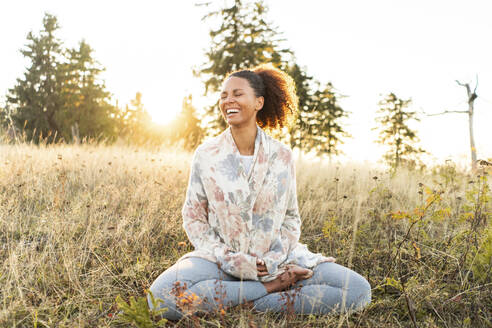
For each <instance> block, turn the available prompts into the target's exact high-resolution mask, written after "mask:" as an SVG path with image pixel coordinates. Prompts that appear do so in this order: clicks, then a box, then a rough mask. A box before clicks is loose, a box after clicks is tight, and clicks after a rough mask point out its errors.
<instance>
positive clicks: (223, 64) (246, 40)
mask: <svg viewBox="0 0 492 328" xmlns="http://www.w3.org/2000/svg"><path fill="white" fill-rule="evenodd" d="M267 11H268V8H267V7H266V6H265V4H264V3H263V1H256V2H254V3H251V2H246V1H244V0H234V1H233V3H232V4H231V6H230V7H226V8H223V9H218V10H215V11H212V12H210V13H208V14H207V15H205V16H204V17H203V20H212V19H214V18H215V19H216V20H218V21H219V22H220V26H219V27H217V28H216V29H212V30H211V31H210V37H211V39H212V44H211V47H210V50H209V51H207V52H206V53H205V55H206V57H207V61H206V63H205V64H203V65H202V67H201V69H200V70H199V71H196V72H195V74H196V75H197V76H200V77H202V78H204V79H205V81H204V82H205V95H207V94H214V93H217V92H218V91H219V89H220V87H221V84H222V81H223V80H224V78H225V77H226V76H227V74H228V73H230V72H232V71H236V70H240V69H247V68H251V67H254V66H256V65H259V64H262V63H272V64H273V65H274V66H275V67H278V68H283V67H284V66H286V65H285V61H284V59H283V57H284V56H286V55H289V54H292V52H291V51H290V50H288V49H281V47H280V44H281V41H283V40H282V39H280V38H279V33H278V32H277V31H276V30H275V29H274V28H273V27H271V24H270V23H268V22H267V19H266V14H267ZM217 99H218V96H217ZM217 106H218V101H217V102H216V103H215V105H213V106H211V107H210V108H208V109H207V115H209V116H211V117H212V118H213V119H212V120H211V123H210V128H211V129H212V130H215V132H220V131H221V130H223V129H224V128H225V126H226V124H225V122H224V120H223V119H222V118H221V116H220V113H219V111H218V110H217Z"/></svg>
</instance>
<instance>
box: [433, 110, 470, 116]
mask: <svg viewBox="0 0 492 328" xmlns="http://www.w3.org/2000/svg"><path fill="white" fill-rule="evenodd" d="M451 113H460V114H468V111H467V110H445V111H444V112H442V113H436V114H426V115H427V116H437V115H443V114H451Z"/></svg>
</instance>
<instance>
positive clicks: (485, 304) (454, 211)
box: [0, 144, 492, 327]
mask: <svg viewBox="0 0 492 328" xmlns="http://www.w3.org/2000/svg"><path fill="white" fill-rule="evenodd" d="M190 160H191V156H190V154H188V153H184V152H181V151H179V150H175V149H160V150H157V149H156V150H152V149H149V150H143V149H136V148H131V147H123V146H121V147H120V146H98V145H90V144H82V145H55V146H46V145H41V146H34V145H26V144H17V145H0V260H1V261H2V267H1V271H0V308H1V309H0V325H1V326H4V327H33V326H34V327H96V326H97V327H107V326H125V324H121V323H120V324H118V323H116V319H115V316H116V315H115V314H116V313H117V312H118V308H117V306H116V304H115V299H116V297H117V296H118V295H121V296H122V297H123V298H124V299H128V298H129V297H130V296H136V297H142V296H143V295H144V294H145V290H146V289H147V288H148V287H149V286H150V284H151V283H152V281H153V280H154V279H155V278H156V277H157V276H158V275H159V274H160V273H161V272H162V271H164V270H165V269H166V268H168V267H169V266H170V265H172V264H173V263H174V262H175V261H176V260H177V259H178V258H179V257H180V256H181V255H183V254H184V253H186V252H189V251H191V250H192V246H191V245H190V244H189V243H188V242H187V238H186V235H185V233H184V231H183V230H182V228H181V223H182V221H181V217H180V211H181V207H182V203H183V200H184V195H185V188H186V183H187V179H188V173H189V162H190ZM297 177H298V199H299V205H300V212H301V217H302V218H303V230H302V237H301V241H302V242H304V243H307V244H308V246H309V248H310V249H311V250H312V251H315V252H323V253H324V254H326V255H329V256H334V257H336V258H337V262H338V263H340V264H342V265H346V266H349V267H350V268H352V269H354V270H355V271H357V272H359V273H361V274H362V275H363V276H365V277H366V278H367V279H368V280H369V282H370V284H371V286H372V287H373V291H372V292H373V302H372V304H371V305H370V306H369V307H368V308H367V309H366V310H365V311H363V312H361V313H357V314H354V315H351V316H341V317H336V316H324V317H323V316H322V317H315V316H308V317H300V316H299V317H291V316H285V315H273V314H270V315H258V314H254V313H251V311H247V310H244V309H241V308H240V307H239V308H234V309H228V310H227V313H226V315H224V316H223V315H220V314H211V315H209V316H205V317H201V318H196V317H190V318H185V319H183V320H182V321H181V322H180V323H178V326H182V327H188V326H192V325H195V326H196V325H198V326H209V327H232V326H239V327H287V326H299V327H327V326H333V327H339V326H344V327H381V326H385V327H407V326H415V325H418V326H419V327H461V326H466V325H468V326H486V325H487V324H492V313H491V309H492V293H491V289H492V288H491V274H490V266H489V267H487V266H486V263H485V264H484V265H482V266H478V265H477V263H482V262H483V261H486V260H487V249H488V248H487V247H489V248H492V246H491V245H488V244H490V241H492V237H491V239H490V241H488V239H486V236H487V232H485V231H489V230H492V229H490V222H491V214H490V212H491V210H490V208H491V207H490V202H489V201H488V200H487V199H486V197H485V196H487V195H488V197H490V192H489V191H487V190H485V191H484V193H485V196H483V195H482V197H483V199H481V200H479V201H477V202H475V203H477V204H481V205H480V206H481V207H480V208H479V211H480V213H478V214H479V216H477V213H476V211H477V208H478V207H473V206H475V205H476V206H479V205H477V204H475V203H474V201H473V197H474V196H473V195H475V196H476V195H477V193H478V197H480V190H481V189H480V181H482V180H483V179H482V180H480V178H477V177H476V175H475V174H473V175H472V174H468V175H467V174H465V173H460V172H458V171H455V170H454V169H453V168H452V167H451V166H446V167H444V166H443V167H441V168H439V169H436V170H435V171H434V172H427V173H425V172H412V171H405V170H401V171H400V172H399V173H398V174H397V175H391V174H390V173H387V172H384V171H382V170H381V169H378V168H368V167H362V166H355V165H343V166H342V165H340V166H336V165H332V166H330V165H327V164H320V163H309V162H302V161H301V162H299V163H298V165H297ZM481 177H482V178H483V174H482V176H481ZM483 181H485V180H483ZM486 184H488V182H483V183H482V187H483V186H485V185H486ZM474 188H475V189H474ZM473 192H475V194H473ZM471 194H473V195H472V197H471V199H468V198H470V197H468V198H467V195H471ZM432 197H434V198H435V199H434V198H432ZM431 198H432V199H431ZM438 198H439V199H438ZM429 199H430V200H429ZM429 201H430V202H431V204H430V205H429V206H428V208H426V209H425V211H424V213H423V215H421V216H419V215H420V214H422V213H417V214H415V213H416V209H417V208H421V207H422V206H425V205H426V204H427V203H428V202H429ZM467 206H471V208H472V209H473V210H474V211H475V212H474V213H475V216H474V217H470V215H469V214H467V213H471V212H472V210H470V208H468V207H467ZM398 211H400V212H398ZM417 212H418V211H417ZM409 213H410V214H409ZM412 213H414V214H412ZM406 214H408V216H405V215H406ZM411 215H414V217H411ZM467 216H468V217H467ZM472 216H473V215H472ZM473 220H475V221H473ZM477 220H479V221H480V222H477ZM482 221H483V222H482ZM487 225H488V226H489V228H488V229H489V230H485V229H486V227H487ZM491 253H492V251H491ZM465 254H466V255H465ZM483 259H485V260H483ZM480 261H482V262H480ZM487 268H488V269H487ZM480 270H482V271H483V272H482V271H480ZM487 270H489V271H488V272H487ZM482 274H483V275H482Z"/></svg>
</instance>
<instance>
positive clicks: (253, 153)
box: [149, 65, 371, 320]
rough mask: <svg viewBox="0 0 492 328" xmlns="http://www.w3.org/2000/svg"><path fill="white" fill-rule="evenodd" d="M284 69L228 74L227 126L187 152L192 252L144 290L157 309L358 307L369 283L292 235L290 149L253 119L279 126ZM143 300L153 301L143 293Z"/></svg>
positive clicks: (296, 231)
mask: <svg viewBox="0 0 492 328" xmlns="http://www.w3.org/2000/svg"><path fill="white" fill-rule="evenodd" d="M296 104H297V96H296V94H295V87H294V82H293V80H292V78H291V77H290V76H288V75H287V74H285V73H283V72H282V71H280V70H278V69H276V68H274V67H272V66H267V65H262V66H259V67H257V68H255V69H253V70H242V71H238V72H234V73H232V74H230V75H229V76H228V77H227V78H226V80H225V81H224V84H223V88H222V92H221V96H220V102H219V107H220V111H221V113H222V115H223V117H224V119H225V120H226V122H227V124H228V125H229V128H228V129H227V130H225V131H224V132H223V133H222V134H220V135H219V136H217V137H215V138H212V139H209V140H208V141H206V142H205V143H204V144H202V145H200V146H199V147H198V148H197V150H196V151H195V154H194V156H193V161H192V166H191V173H190V180H189V185H188V190H187V193H186V200H185V204H184V206H183V210H182V215H183V228H184V229H185V231H186V234H187V235H188V238H189V240H190V242H191V243H192V244H193V246H194V247H195V251H193V252H191V253H188V254H185V255H184V256H183V257H181V258H180V259H179V260H178V262H177V263H176V264H174V265H173V266H172V267H170V268H169V269H167V270H166V271H164V272H163V273H162V274H161V275H160V276H159V277H158V278H157V279H156V280H155V281H154V283H153V284H152V286H151V287H150V291H151V292H152V294H153V296H154V297H155V298H160V299H162V300H163V301H164V302H163V303H162V304H161V305H160V306H159V307H167V308H168V310H167V311H166V312H165V313H164V317H166V318H168V319H171V320H177V319H179V318H180V317H181V316H182V315H183V313H184V312H192V313H194V312H195V311H199V310H203V311H213V310H221V309H223V307H224V306H234V305H237V304H240V303H243V302H250V303H252V304H253V308H254V309H256V310H258V311H276V312H278V311H283V310H286V309H287V306H286V303H289V302H286V300H290V308H289V309H290V310H294V311H295V313H299V314H310V313H314V314H322V313H328V312H331V311H336V312H344V311H347V310H358V309H361V308H363V307H364V306H365V305H367V304H368V303H369V302H370V299H371V289H370V286H369V283H368V282H367V280H366V279H364V278H363V277H362V276H360V275H359V274H357V273H355V272H354V271H351V270H349V269H347V268H345V267H343V266H340V265H338V264H335V263H334V261H335V259H334V258H332V257H325V256H323V255H321V254H313V253H311V252H310V251H309V250H308V249H307V247H306V246H305V245H303V244H300V243H299V242H298V240H299V236H300V226H301V220H300V216H299V210H298V206H297V194H296V182H295V168H294V160H293V156H292V151H291V150H290V149H289V148H288V147H287V146H285V145H284V144H282V143H280V142H278V141H276V140H275V139H273V138H271V137H270V136H268V135H267V134H266V133H265V132H264V131H263V130H262V129H261V128H260V127H264V128H278V127H282V126H284V124H285V123H286V121H287V119H288V117H289V116H290V114H292V113H293V112H294V111H295V110H296ZM149 305H150V306H151V307H152V304H151V302H150V297H149Z"/></svg>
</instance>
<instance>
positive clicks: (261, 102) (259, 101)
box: [255, 96, 265, 111]
mask: <svg viewBox="0 0 492 328" xmlns="http://www.w3.org/2000/svg"><path fill="white" fill-rule="evenodd" d="M264 103H265V98H264V97H263V96H260V97H256V107H255V110H256V111H259V110H260V109H262V108H263V105H264Z"/></svg>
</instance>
